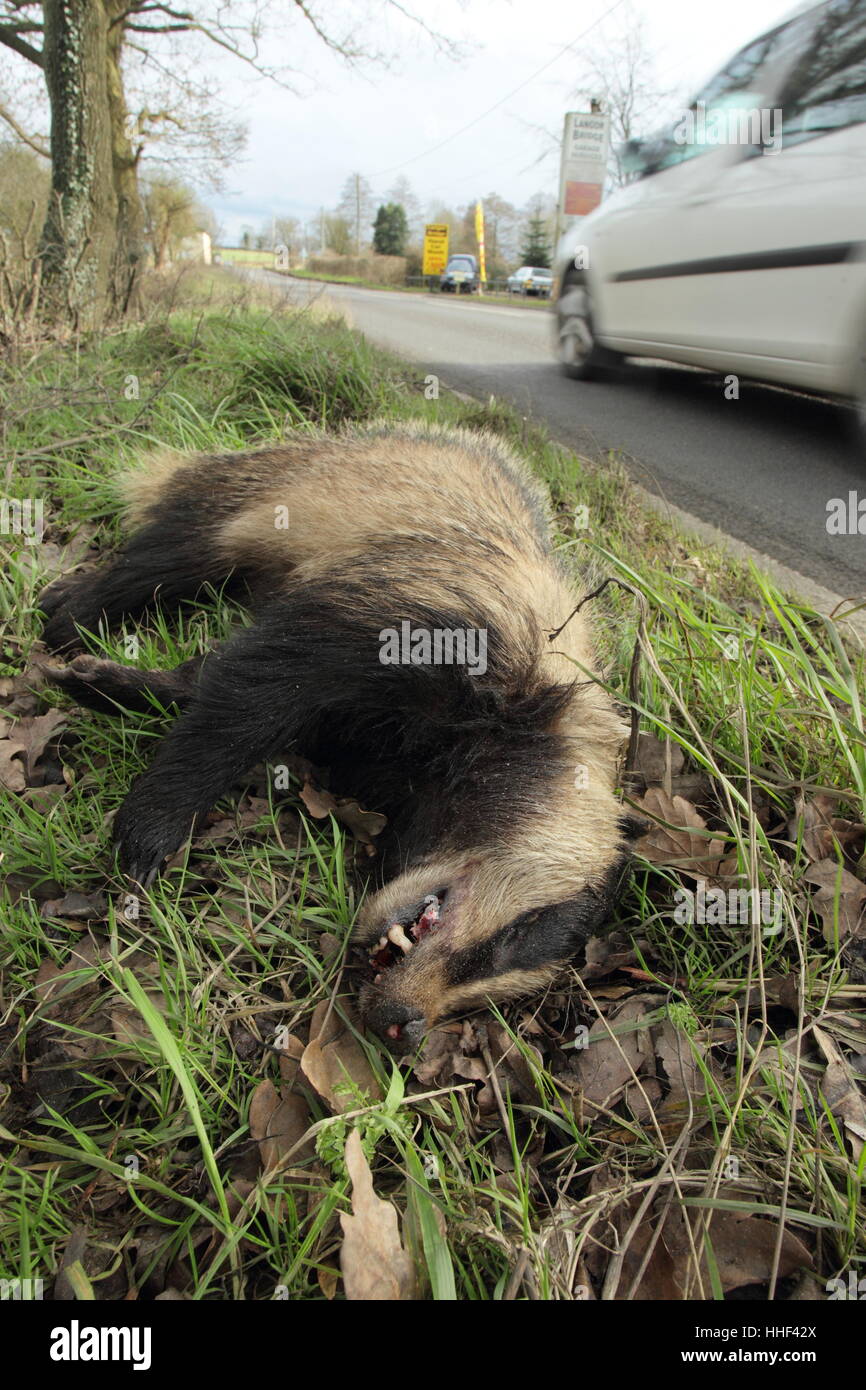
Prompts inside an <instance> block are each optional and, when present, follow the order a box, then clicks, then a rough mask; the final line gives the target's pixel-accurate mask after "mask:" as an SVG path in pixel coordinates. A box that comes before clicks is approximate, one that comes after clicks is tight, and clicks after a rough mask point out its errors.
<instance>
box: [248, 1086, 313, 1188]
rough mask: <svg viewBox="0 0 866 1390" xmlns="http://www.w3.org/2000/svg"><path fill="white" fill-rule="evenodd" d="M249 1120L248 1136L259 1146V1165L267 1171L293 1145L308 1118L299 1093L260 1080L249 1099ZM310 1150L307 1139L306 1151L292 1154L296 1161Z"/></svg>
mask: <svg viewBox="0 0 866 1390" xmlns="http://www.w3.org/2000/svg"><path fill="white" fill-rule="evenodd" d="M249 1123H250V1135H251V1136H252V1138H253V1139H255V1140H256V1142H257V1144H258V1146H259V1153H260V1155H261V1160H262V1168H263V1169H264V1171H265V1172H266V1173H269V1172H270V1170H271V1169H272V1168H275V1167H276V1166H277V1164H278V1163H279V1162H280V1160H281V1159H282V1158H285V1157H286V1155H287V1154H288V1153H289V1152H290V1151H291V1150H292V1149H294V1148H295V1145H296V1144H298V1143H299V1141H300V1140H301V1139H302V1138H303V1136H304V1135H305V1134H306V1132H307V1130H308V1129H309V1128H310V1125H311V1123H312V1120H311V1119H310V1112H309V1109H308V1108H307V1102H306V1101H305V1100H304V1098H303V1096H300V1095H295V1094H293V1092H291V1091H290V1090H289V1089H288V1087H285V1086H282V1087H281V1088H280V1090H279V1091H278V1090H277V1088H276V1086H274V1084H273V1082H271V1081H262V1082H261V1083H260V1084H259V1085H258V1086H257V1087H256V1089H255V1090H254V1091H253V1094H252V1099H251V1100H250V1117H249ZM312 1151H313V1143H312V1141H311V1142H310V1144H309V1145H308V1146H307V1147H306V1150H305V1149H303V1148H301V1149H298V1150H297V1151H296V1153H295V1155H294V1157H295V1158H296V1159H297V1160H298V1162H300V1160H301V1159H302V1158H304V1157H309V1156H310V1154H311V1153H312Z"/></svg>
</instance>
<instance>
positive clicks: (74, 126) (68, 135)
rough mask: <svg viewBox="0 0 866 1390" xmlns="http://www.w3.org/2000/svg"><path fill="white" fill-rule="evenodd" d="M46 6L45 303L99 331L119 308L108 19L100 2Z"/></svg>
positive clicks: (53, 312)
mask: <svg viewBox="0 0 866 1390" xmlns="http://www.w3.org/2000/svg"><path fill="white" fill-rule="evenodd" d="M43 8H44V23H45V31H44V42H43V53H44V55H45V82H46V86H47V88H48V99H49V101H50V103H51V199H50V202H49V207H48V213H47V216H46V219H45V226H44V228H43V231H42V245H41V253H42V260H43V306H44V308H45V309H46V310H47V312H48V314H49V315H50V317H51V318H52V320H54V321H59V322H64V323H68V324H69V325H70V326H72V327H73V328H76V329H78V328H92V327H98V326H99V325H101V324H102V323H103V322H104V321H105V319H106V318H107V317H108V316H109V315H110V312H111V308H112V302H111V301H112V288H111V277H112V268H113V263H114V249H115V240H116V222H117V196H116V194H115V190H114V178H113V170H112V146H111V121H110V115H109V107H108V90H107V81H106V66H107V63H106V55H107V43H108V24H107V20H106V15H105V10H104V9H103V6H102V4H101V3H100V0H45V4H44V7H43Z"/></svg>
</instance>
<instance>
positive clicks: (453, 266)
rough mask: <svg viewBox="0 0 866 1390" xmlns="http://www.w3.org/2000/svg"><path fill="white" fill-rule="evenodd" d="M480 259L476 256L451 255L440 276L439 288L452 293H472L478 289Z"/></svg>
mask: <svg viewBox="0 0 866 1390" xmlns="http://www.w3.org/2000/svg"><path fill="white" fill-rule="evenodd" d="M478 285H479V278H478V261H477V260H476V259H475V257H474V256H465V255H459V256H450V257H449V259H448V264H447V265H446V267H445V270H444V271H443V273H442V275H441V276H440V277H439V288H440V290H445V291H447V292H448V293H450V294H472V293H473V292H474V291H475V290H477V289H478Z"/></svg>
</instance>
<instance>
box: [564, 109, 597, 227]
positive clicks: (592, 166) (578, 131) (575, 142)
mask: <svg viewBox="0 0 866 1390" xmlns="http://www.w3.org/2000/svg"><path fill="white" fill-rule="evenodd" d="M609 151H610V116H609V115H607V113H606V112H604V111H569V112H568V113H567V115H566V117H565V124H564V126H563V131H562V153H561V158H560V166H559V205H558V208H557V229H556V230H557V237H558V238H559V237H562V236H563V235H564V234H565V232H567V231H568V229H569V227H570V226H571V225H572V224H573V223H574V222H575V221H576V220H577V219H578V218H579V217H586V215H587V213H589V212H592V211H593V210H594V209H595V208H597V207H598V205H599V203H600V202H601V199H602V194H603V192H604V181H605V177H606V175H607V160H608V153H609Z"/></svg>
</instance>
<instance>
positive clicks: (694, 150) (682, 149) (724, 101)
mask: <svg viewBox="0 0 866 1390" xmlns="http://www.w3.org/2000/svg"><path fill="white" fill-rule="evenodd" d="M780 32H781V31H780V30H779V29H775V30H773V31H772V32H771V33H769V34H764V35H763V36H762V37H761V38H760V39H756V40H755V41H754V42H753V43H750V44H748V45H747V47H746V48H742V49H740V52H739V53H737V54H736V55H735V56H734V57H733V58H732V59H731V61H730V62H729V63H728V64H727V66H726V67H724V68H723V69H722V71H721V72H719V73H716V75H715V77H713V78H712V80H711V81H710V82H708V83H707V85H706V87H704V89H703V91H701V92H699V93H698V95H697V96H696V97H695V99H694V101H693V102H692V104H691V106H690V107H689V109H688V111H686V112H684V114H683V117H682V118H681V119H680V120H679V121H677V123H676V125H675V126H674V127H673V129H672V130H671V131H670V132H668V133H666V135H665V136H663V137H662V139H661V140H659V141H658V151H657V156H656V157H655V158H653V159H652V160H651V162H650V165H649V167H648V168H647V169H646V170H645V173H647V174H655V173H659V172H660V171H661V170H662V169H669V168H671V167H672V166H673V165H675V164H682V163H683V162H684V161H685V160H687V159H695V158H696V157H697V156H699V155H702V154H706V153H707V152H708V151H709V150H714V149H717V148H718V143H719V142H718V141H716V140H712V139H710V138H708V137H707V135H706V131H707V127H708V122H707V117H710V118H712V116H713V113H719V112H726V113H727V112H737V111H739V110H741V109H742V110H744V111H745V110H748V109H752V108H759V107H760V106H761V105H762V103H763V102H764V101H766V95H764V94H762V92H761V90H760V76H759V75H760V73H761V72H762V70H766V67H767V65H768V63H769V62H770V60H771V59H772V58H774V56H775V53H776V50H777V48H778V44H779V39H780Z"/></svg>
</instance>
